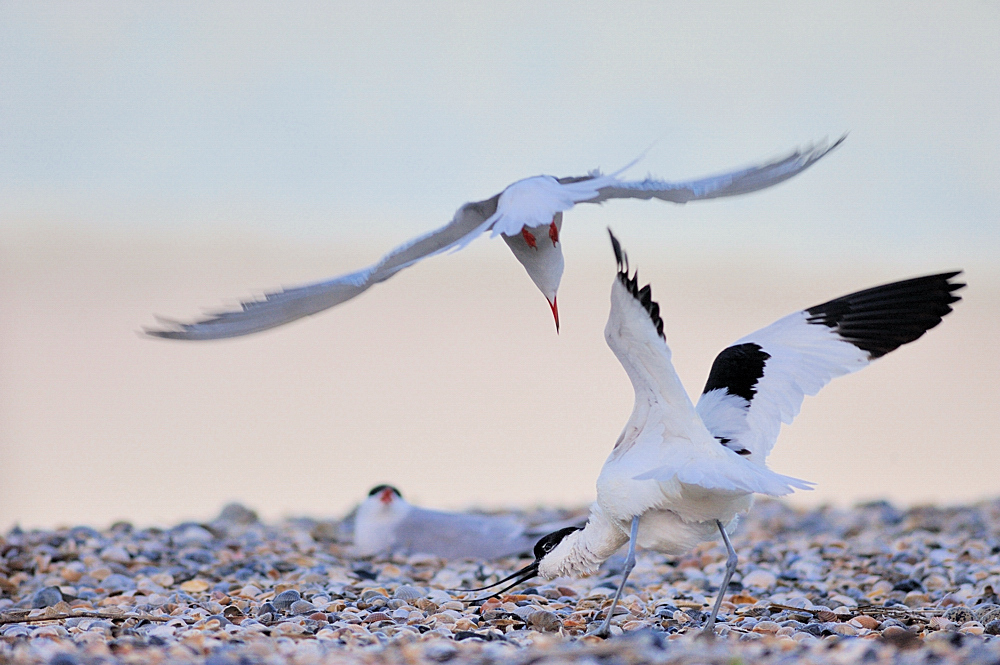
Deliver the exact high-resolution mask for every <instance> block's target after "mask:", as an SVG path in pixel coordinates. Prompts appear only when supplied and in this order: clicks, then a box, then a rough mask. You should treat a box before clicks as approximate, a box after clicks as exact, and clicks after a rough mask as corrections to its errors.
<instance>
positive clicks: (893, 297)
mask: <svg viewBox="0 0 1000 665" xmlns="http://www.w3.org/2000/svg"><path fill="white" fill-rule="evenodd" d="M958 274H959V272H949V273H942V274H939V275H927V276H925V277H917V278H915V279H908V280H904V281H901V282H894V283H892V284H884V285H882V286H876V287H874V288H871V289H866V290H864V291H858V292H857V293H852V294H850V295H846V296H843V297H842V298H837V299H835V300H831V301H829V302H825V303H823V304H822V305H816V306H815V307H810V308H809V309H806V310H803V311H801V312H796V313H795V314H791V315H789V316H786V317H784V318H782V319H779V320H778V321H776V322H774V323H772V324H771V325H769V326H767V327H766V328H762V329H761V330H758V331H757V332H755V333H751V334H750V335H747V336H746V337H744V338H743V339H741V340H739V341H737V342H736V343H735V344H733V345H732V346H730V347H729V348H727V349H725V350H724V351H722V353H720V354H719V355H718V357H716V359H715V362H714V363H713V364H712V371H711V372H710V373H709V376H708V382H707V383H706V384H705V389H704V391H703V392H702V395H701V398H700V399H699V400H698V406H697V411H698V415H700V416H701V419H702V421H703V422H704V423H705V426H706V427H708V430H709V431H710V432H711V433H712V434H713V435H714V436H715V437H716V438H718V439H719V440H720V441H721V442H722V443H723V445H725V446H727V447H728V448H730V449H731V450H734V451H736V452H737V453H739V454H741V455H752V456H754V457H755V458H756V459H758V460H759V461H762V460H763V459H764V458H765V457H766V456H767V454H768V453H769V452H770V451H771V448H772V447H773V446H774V442H775V440H777V438H778V432H779V431H780V430H781V424H782V423H785V424H789V423H791V422H792V420H793V419H794V418H795V416H796V415H798V413H799V409H800V407H801V406H802V400H803V398H804V397H805V396H806V395H815V394H816V393H817V392H819V390H820V389H821V388H822V387H823V386H825V385H826V384H827V383H829V382H830V380H831V379H833V378H834V377H837V376H841V375H843V374H848V373H850V372H856V371H857V370H859V369H861V368H862V367H865V366H867V365H868V364H869V363H870V362H871V361H872V360H874V359H876V358H880V357H882V356H884V355H885V354H887V353H889V352H890V351H894V350H895V349H897V348H899V347H900V346H902V345H903V344H907V343H909V342H912V341H914V340H916V339H918V338H919V337H920V336H921V335H923V334H924V333H925V332H927V331H928V330H930V329H931V328H933V327H934V326H936V325H937V324H939V323H941V317H943V316H945V315H946V314H948V312H950V311H951V305H952V303H955V302H956V301H958V300H961V298H960V297H959V296H957V295H954V291H957V290H958V289H960V288H962V287H963V286H965V285H964V284H961V283H958V282H955V281H952V280H953V278H954V277H956V276H957V275H958Z"/></svg>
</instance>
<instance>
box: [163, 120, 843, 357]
mask: <svg viewBox="0 0 1000 665" xmlns="http://www.w3.org/2000/svg"><path fill="white" fill-rule="evenodd" d="M844 138H846V136H844V137H841V138H840V139H838V140H837V141H836V142H835V143H833V144H832V145H825V144H822V145H818V146H811V147H808V148H805V149H803V150H796V151H794V152H792V153H791V154H789V155H787V156H785V157H783V158H781V159H778V160H775V161H771V162H768V163H766V164H759V165H757V166H752V167H749V168H743V169H739V170H736V171H732V172H729V173H722V174H719V175H714V176H710V177H707V178H700V179H697V180H690V181H686V182H667V181H664V180H657V179H655V178H651V177H647V178H646V179H644V180H633V181H630V180H621V179H619V178H618V175H620V174H621V172H622V171H624V170H625V169H621V170H619V171H617V172H615V173H612V174H610V175H603V174H601V173H600V172H599V171H592V172H591V173H589V174H588V175H585V176H579V177H567V178H555V177H552V176H547V175H541V176H534V177H531V178H525V179H524V180H518V181H517V182H515V183H513V184H511V185H509V186H508V187H507V188H506V189H504V190H503V191H502V192H500V193H499V194H496V195H494V196H491V197H490V198H488V199H485V200H483V201H474V202H471V203H466V204H465V205H463V206H462V207H461V208H459V209H458V211H457V212H456V213H455V216H454V218H453V219H452V221H451V222H450V223H448V224H446V225H445V226H442V227H441V228H439V229H437V230H435V231H431V232H430V233H428V234H426V235H422V236H420V237H418V238H414V239H413V240H410V241H409V242H406V243H404V244H402V245H400V246H399V247H396V248H395V249H393V250H392V251H391V252H389V253H388V254H386V255H385V256H383V257H382V258H381V259H379V261H378V262H376V263H374V264H373V265H370V266H368V267H367V268H362V269H361V270H357V271H355V272H352V273H348V274H346V275H341V276H339V277H335V278H333V279H330V280H326V281H322V282H315V283H312V284H306V285H303V286H298V287H294V288H289V289H283V290H280V291H275V292H273V293H269V294H267V295H266V296H265V297H264V298H263V299H262V300H249V301H245V302H243V303H242V304H241V306H240V309H236V310H233V311H222V312H218V313H213V314H210V315H209V316H208V318H205V319H203V320H201V321H197V322H194V323H181V322H178V321H173V320H170V319H164V318H160V319H159V320H160V323H161V324H162V325H163V326H164V327H161V328H147V329H146V330H145V332H146V333H147V334H149V335H153V336H156V337H165V338H169V339H181V340H208V339H222V338H226V337H239V336H241V335H249V334H251V333H255V332H260V331H262V330H268V329H269V328H274V327H277V326H280V325H284V324H286V323H289V322H291V321H295V320H297V319H301V318H303V317H306V316H309V315H312V314H316V313H318V312H321V311H323V310H325V309H328V308H330V307H333V306H335V305H339V304H341V303H343V302H346V301H348V300H350V299H351V298H354V297H356V296H358V295H360V294H361V293H363V292H364V291H366V290H367V289H368V288H370V287H372V286H374V285H375V284H378V283H380V282H384V281H385V280H387V279H389V278H390V277H392V276H393V275H395V274H396V273H398V272H399V271H401V270H403V269H404V268H408V267H410V266H412V265H414V264H415V263H417V262H419V261H421V260H423V259H425V258H427V257H429V256H434V255H435V254H441V253H442V252H446V251H449V250H451V251H455V250H459V249H461V248H463V247H465V246H466V245H468V244H469V243H470V242H472V241H473V240H474V239H475V238H476V237H478V236H480V235H481V234H483V233H485V232H487V231H489V232H490V234H491V237H496V236H497V235H499V236H501V237H502V238H503V239H504V242H506V243H507V246H508V247H510V250H511V251H512V252H513V253H514V257H515V258H516V259H517V260H518V261H520V262H521V265H523V266H524V269H525V270H526V271H527V273H528V276H529V277H531V280H532V281H533V282H534V283H535V286H537V287H538V290H539V291H541V292H542V295H544V296H545V298H546V300H547V301H548V303H549V307H550V308H551V310H552V316H553V318H554V319H555V324H556V330H557V331H558V330H559V307H558V301H557V292H558V290H559V282H560V280H561V279H562V273H563V254H562V242H561V241H560V238H561V237H562V236H561V233H562V221H563V213H564V212H566V211H567V210H570V209H571V208H572V207H573V206H574V205H576V204H577V203H603V202H605V201H608V200H610V199H660V200H661V201H672V202H674V203H686V202H688V201H697V200H702V199H713V198H718V197H723V196H736V195H738V194H746V193H749V192H754V191H757V190H759V189H765V188H767V187H771V186H772V185H776V184H778V183H779V182H782V181H784V180H787V179H788V178H791V177H792V176H794V175H796V174H798V173H801V172H802V171H804V170H805V169H807V168H809V167H810V166H812V165H813V164H815V163H816V161H817V160H819V159H821V158H822V157H823V156H824V155H826V154H827V153H829V152H830V151H831V150H833V149H834V148H836V147H837V146H838V145H840V143H841V142H842V141H843V140H844ZM633 163H634V162H633ZM630 166H632V165H631V164H630V165H629V166H626V167H625V168H626V169H627V168H629V167H630Z"/></svg>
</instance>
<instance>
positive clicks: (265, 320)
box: [145, 194, 500, 340]
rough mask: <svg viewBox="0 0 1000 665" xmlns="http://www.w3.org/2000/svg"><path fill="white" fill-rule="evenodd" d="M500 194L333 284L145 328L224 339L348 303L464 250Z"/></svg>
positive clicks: (193, 337) (173, 335) (298, 289)
mask: <svg viewBox="0 0 1000 665" xmlns="http://www.w3.org/2000/svg"><path fill="white" fill-rule="evenodd" d="M499 196H500V195H499V194H498V195H497V196H494V197H493V198H490V199H487V200H485V201H478V202H474V203H466V204H465V205H463V206H462V207H461V208H459V209H458V212H456V213H455V217H454V219H452V221H451V222H449V223H448V224H447V225H445V226H442V227H441V228H439V229H436V230H434V231H431V232H430V233H428V234H426V235H423V236H420V237H418V238H414V239H413V240H410V241H409V242H407V243H405V244H403V245H400V246H399V247H396V248H395V249H393V250H392V251H391V252H389V253H388V254H386V255H385V256H383V257H382V258H381V259H379V261H378V262H377V263H375V264H373V265H371V266H368V267H367V268H363V269H361V270H358V271H356V272H352V273H348V274H346V275H341V276H340V277H335V278H333V279H330V280H325V281H322V282H315V283H313V284H306V285H304V286H299V287H295V288H290V289H285V290H282V291H276V292H274V293H268V294H267V295H265V296H264V299H263V300H249V301H246V302H243V303H241V305H240V309H237V310H233V311H226V312H218V313H213V314H212V315H210V316H209V318H206V319H203V320H201V321H197V322H195V323H180V322H177V321H172V320H168V319H162V318H161V319H160V322H161V323H162V324H163V325H164V326H165V327H164V328H157V329H149V328H147V329H146V330H145V332H146V334H148V335H153V336H155V337H166V338H168V339H183V340H208V339H223V338H226V337H239V336H240V335H249V334H250V333H255V332H260V331H262V330H267V329H269V328H275V327H277V326H280V325H283V324H285V323H290V322H292V321H295V320H296V319H301V318H303V317H306V316H309V315H311V314H316V313H318V312H322V311H323V310H325V309H329V308H330V307H333V306H335V305H339V304H340V303H343V302H346V301H348V300H350V299H351V298H354V297H355V296H358V295H360V294H361V293H363V292H365V291H366V290H368V289H369V288H370V287H372V286H374V285H375V284H378V283H379V282H384V281H385V280H387V279H389V278H390V277H392V276H393V275H395V274H396V273H397V272H399V271H400V270H403V269H404V268H408V267H410V266H412V265H413V264H415V263H417V262H418V261H421V260H422V259H426V258H427V257H430V256H434V255H435V254H440V253H442V252H446V251H448V250H456V249H461V248H462V247H464V246H465V245H467V244H468V243H470V242H472V241H473V240H474V239H475V238H476V237H478V236H479V235H480V234H482V233H483V232H484V231H485V230H486V229H487V228H488V226H489V222H488V220H489V219H490V217H491V216H492V215H493V213H494V212H496V209H497V199H498V198H499Z"/></svg>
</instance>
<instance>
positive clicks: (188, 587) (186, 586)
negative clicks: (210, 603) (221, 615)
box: [181, 579, 210, 593]
mask: <svg viewBox="0 0 1000 665" xmlns="http://www.w3.org/2000/svg"><path fill="white" fill-rule="evenodd" d="M209 586H210V585H209V583H208V582H206V581H205V580H201V579H193V580H188V581H187V582H184V583H183V584H181V591H185V592H187V593H201V592H202V591H208V589H209Z"/></svg>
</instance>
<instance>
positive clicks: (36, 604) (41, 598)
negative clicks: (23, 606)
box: [29, 586, 63, 609]
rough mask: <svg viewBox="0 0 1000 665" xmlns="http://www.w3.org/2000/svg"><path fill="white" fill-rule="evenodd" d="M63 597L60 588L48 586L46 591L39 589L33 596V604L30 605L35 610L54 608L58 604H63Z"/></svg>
mask: <svg viewBox="0 0 1000 665" xmlns="http://www.w3.org/2000/svg"><path fill="white" fill-rule="evenodd" d="M62 599H63V596H62V592H61V591H60V590H59V587H55V586H47V587H45V588H44V589H39V590H38V591H36V592H35V593H34V595H32V596H31V602H30V603H29V604H30V605H31V607H33V608H35V609H41V608H43V607H52V606H53V605H55V604H56V603H59V602H62Z"/></svg>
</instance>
